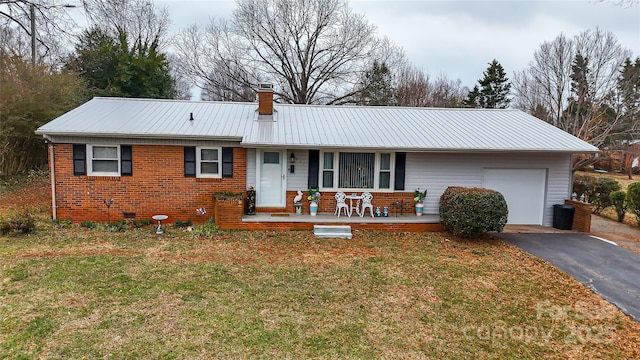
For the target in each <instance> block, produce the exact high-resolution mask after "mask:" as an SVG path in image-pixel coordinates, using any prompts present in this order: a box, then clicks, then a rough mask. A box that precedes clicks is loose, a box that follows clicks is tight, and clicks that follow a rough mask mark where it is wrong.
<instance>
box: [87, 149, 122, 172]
mask: <svg viewBox="0 0 640 360" xmlns="http://www.w3.org/2000/svg"><path fill="white" fill-rule="evenodd" d="M87 153H88V156H87V160H88V163H89V166H88V175H91V176H120V145H87Z"/></svg>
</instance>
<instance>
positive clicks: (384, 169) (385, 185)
mask: <svg viewBox="0 0 640 360" xmlns="http://www.w3.org/2000/svg"><path fill="white" fill-rule="evenodd" d="M379 174H380V175H379V176H378V189H390V188H391V154H389V153H382V154H380V172H379Z"/></svg>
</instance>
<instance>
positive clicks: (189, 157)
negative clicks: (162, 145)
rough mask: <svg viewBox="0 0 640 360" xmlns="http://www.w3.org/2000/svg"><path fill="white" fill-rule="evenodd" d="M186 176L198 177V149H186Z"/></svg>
mask: <svg viewBox="0 0 640 360" xmlns="http://www.w3.org/2000/svg"><path fill="white" fill-rule="evenodd" d="M184 176H193V177H195V176H196V148H195V147H185V148H184Z"/></svg>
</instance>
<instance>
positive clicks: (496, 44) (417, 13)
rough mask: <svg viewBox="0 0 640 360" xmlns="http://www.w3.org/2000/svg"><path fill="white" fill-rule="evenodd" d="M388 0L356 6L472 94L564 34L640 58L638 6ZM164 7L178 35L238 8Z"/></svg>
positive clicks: (412, 54) (425, 64) (414, 58)
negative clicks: (600, 40)
mask: <svg viewBox="0 0 640 360" xmlns="http://www.w3.org/2000/svg"><path fill="white" fill-rule="evenodd" d="M617 2H618V1H617V0H601V1H594V0H565V1H550V0H545V1H520V0H513V1H458V0H451V1H432V0H412V1H402V0H400V1H390V0H352V1H350V2H349V4H350V7H351V8H352V9H353V10H354V11H355V12H357V13H361V14H363V15H364V16H365V18H366V19H367V20H368V21H369V22H370V23H371V24H373V25H375V26H376V27H377V29H378V35H380V36H383V35H384V36H387V37H389V38H390V39H391V40H392V41H393V42H394V43H395V44H396V45H399V46H401V47H402V48H403V49H404V51H405V54H406V56H407V59H408V60H409V61H410V62H411V63H412V64H413V65H415V66H416V67H418V68H420V69H422V70H424V71H427V72H428V73H429V74H430V76H431V77H432V78H435V77H437V76H438V75H439V74H445V75H446V76H447V77H448V78H450V79H460V80H462V84H463V85H465V86H468V87H470V88H471V87H473V85H474V84H475V83H476V82H477V80H478V79H481V78H482V77H483V74H482V73H483V72H484V71H485V70H486V69H487V67H488V63H489V62H491V61H492V60H493V59H496V60H498V62H500V64H502V66H503V67H504V69H505V71H506V73H507V76H508V77H512V75H513V72H514V71H521V70H524V69H526V68H527V66H528V64H529V63H530V62H531V61H532V60H533V54H534V52H535V51H536V50H537V49H538V48H539V47H540V44H542V43H543V42H550V41H553V39H555V38H556V37H557V36H558V35H560V34H561V33H562V34H564V35H565V36H567V37H573V36H575V35H578V34H579V33H581V32H583V31H585V30H589V29H591V30H594V29H596V27H599V28H600V29H601V30H605V31H610V32H612V33H613V34H614V35H615V36H616V37H617V38H618V40H619V42H620V44H621V45H622V46H624V47H626V48H628V49H630V50H631V51H632V53H633V57H638V56H640V5H638V4H637V3H639V2H640V1H637V0H636V1H635V2H636V5H635V6H628V5H622V6H617V5H616V3H617ZM155 3H156V4H157V5H158V6H161V7H163V6H166V7H167V8H168V10H169V14H170V16H171V18H172V21H173V24H172V26H173V32H179V31H180V30H181V29H183V28H185V27H187V26H189V25H192V24H198V25H199V26H205V25H206V24H208V23H209V21H210V18H212V17H215V18H230V16H231V14H232V12H233V9H234V8H235V1H233V0H200V1H177V0H174V1H155Z"/></svg>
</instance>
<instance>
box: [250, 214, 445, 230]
mask: <svg viewBox="0 0 640 360" xmlns="http://www.w3.org/2000/svg"><path fill="white" fill-rule="evenodd" d="M242 223H243V225H244V226H243V227H250V228H253V229H282V230H310V229H313V225H349V226H351V228H352V229H358V230H384V231H393V232H397V231H408V232H419V231H442V226H441V225H440V217H439V216H438V215H435V214H431V215H427V214H425V215H422V216H416V215H415V214H404V215H398V216H392V215H389V217H371V216H363V217H360V216H351V217H348V216H340V217H337V216H335V215H333V214H328V213H319V214H318V215H316V216H311V215H309V214H301V215H296V214H295V213H293V214H292V213H277V212H274V213H257V214H255V215H243V216H242Z"/></svg>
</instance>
